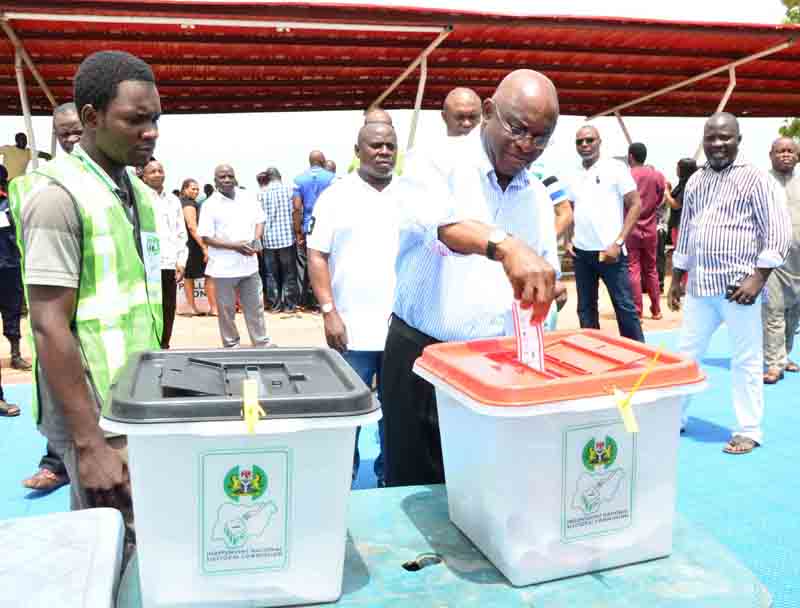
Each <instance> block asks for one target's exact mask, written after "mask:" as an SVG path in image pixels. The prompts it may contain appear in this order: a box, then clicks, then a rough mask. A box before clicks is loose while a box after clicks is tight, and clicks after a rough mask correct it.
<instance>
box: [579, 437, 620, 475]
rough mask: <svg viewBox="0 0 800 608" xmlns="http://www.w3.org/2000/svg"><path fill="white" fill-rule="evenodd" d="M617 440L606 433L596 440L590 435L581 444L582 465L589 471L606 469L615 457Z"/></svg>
mask: <svg viewBox="0 0 800 608" xmlns="http://www.w3.org/2000/svg"><path fill="white" fill-rule="evenodd" d="M617 452H618V448H617V442H616V441H614V439H613V437H610V436H608V435H606V438H605V439H600V440H596V439H595V438H594V437H592V438H591V439H590V440H589V441H588V442H587V443H586V445H585V446H583V453H582V458H583V466H585V467H586V470H587V471H589V472H590V473H594V472H595V471H599V470H602V469H607V468H608V467H610V466H611V465H612V464H614V461H615V460H616V459H617Z"/></svg>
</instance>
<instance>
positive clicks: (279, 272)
mask: <svg viewBox="0 0 800 608" xmlns="http://www.w3.org/2000/svg"><path fill="white" fill-rule="evenodd" d="M296 256H297V254H296V253H295V246H294V245H289V246H288V247H282V248H280V249H264V250H263V251H262V252H261V255H260V256H259V267H258V270H259V273H260V274H261V281H262V283H263V284H264V303H265V304H266V305H267V306H269V307H270V308H284V309H289V310H291V309H294V308H296V307H297V305H298V303H299V302H298V300H299V299H300V296H299V294H300V286H299V285H298V284H297V258H296Z"/></svg>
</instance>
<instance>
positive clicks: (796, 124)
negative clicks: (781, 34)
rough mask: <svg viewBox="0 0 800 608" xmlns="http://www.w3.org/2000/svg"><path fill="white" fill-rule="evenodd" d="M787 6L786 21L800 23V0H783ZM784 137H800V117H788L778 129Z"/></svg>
mask: <svg viewBox="0 0 800 608" xmlns="http://www.w3.org/2000/svg"><path fill="white" fill-rule="evenodd" d="M781 2H783V6H785V7H786V18H785V19H784V21H786V23H798V24H800V0H781ZM778 131H779V132H780V134H781V135H782V136H783V137H794V138H795V139H800V118H792V119H787V120H786V122H785V123H783V126H782V127H781V128H780V129H778Z"/></svg>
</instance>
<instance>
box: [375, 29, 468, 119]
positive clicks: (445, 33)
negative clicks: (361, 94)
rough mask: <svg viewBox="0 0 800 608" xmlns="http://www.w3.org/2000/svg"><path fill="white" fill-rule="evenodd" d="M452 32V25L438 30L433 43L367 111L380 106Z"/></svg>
mask: <svg viewBox="0 0 800 608" xmlns="http://www.w3.org/2000/svg"><path fill="white" fill-rule="evenodd" d="M452 31H453V26H452V25H448V26H445V27H444V28H442V29H441V30H439V35H438V36H436V39H435V40H434V41H433V42H431V43H430V44H429V45H428V46H427V47H426V48H425V50H424V51H422V52H421V53H420V54H419V56H417V58H416V59H415V60H414V61H412V62H411V65H409V66H408V67H407V68H406V69H405V70H404V71H403V73H402V74H400V76H398V77H397V78H395V80H394V82H393V83H392V84H390V85H389V88H388V89H386V90H385V91H384V92H383V93H381V95H380V97H378V99H376V100H375V101H373V102H372V103H371V104H370V106H369V109H370V110H371V109H373V108H375V107H378V106H379V105H381V103H382V102H383V100H384V99H386V98H387V97H388V96H389V95H390V94H391V92H392V91H394V90H395V89H396V88H397V87H398V85H399V84H400V83H401V82H403V81H404V80H405V79H406V78H408V75H409V74H411V72H413V71H414V70H415V69H417V66H418V65H419V64H420V63H421V62H422V60H423V59H426V58H427V57H428V55H430V54H431V53H432V52H433V51H434V49H435V48H436V47H437V46H439V45H440V44H441V43H442V42H443V41H444V39H445V38H447V37H448V36H449V35H450V33H451V32H452Z"/></svg>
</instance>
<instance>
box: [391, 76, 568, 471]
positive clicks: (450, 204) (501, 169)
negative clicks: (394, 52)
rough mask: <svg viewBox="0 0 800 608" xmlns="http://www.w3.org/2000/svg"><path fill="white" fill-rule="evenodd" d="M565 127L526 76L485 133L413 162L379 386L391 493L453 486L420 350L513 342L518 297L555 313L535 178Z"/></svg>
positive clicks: (405, 185)
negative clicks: (418, 365) (537, 165)
mask: <svg viewBox="0 0 800 608" xmlns="http://www.w3.org/2000/svg"><path fill="white" fill-rule="evenodd" d="M557 119H558V96H557V94H556V90H555V87H554V86H553V83H552V82H551V81H550V80H549V79H548V78H547V77H545V76H544V75H542V74H539V73H538V72H534V71H532V70H517V71H515V72H512V73H511V74H509V75H508V76H506V77H505V78H504V79H503V81H502V82H501V83H500V85H499V86H498V87H497V90H496V91H495V94H494V95H493V96H492V97H491V98H488V99H485V100H484V102H483V122H482V123H481V126H480V129H475V130H474V131H473V132H472V133H470V134H469V135H466V136H463V137H456V138H448V139H447V140H444V141H442V142H441V144H440V145H439V146H438V147H437V146H432V147H424V148H417V149H415V150H414V151H413V153H411V154H410V155H409V159H408V164H407V166H406V170H405V171H404V173H403V178H402V179H401V180H398V184H397V186H398V188H399V191H398V197H399V199H398V200H399V201H400V205H401V219H400V235H399V250H398V258H397V264H396V270H397V283H396V288H395V292H394V305H393V308H392V319H391V322H390V325H389V331H388V335H387V338H386V346H385V348H384V357H383V368H382V371H383V374H382V377H381V394H382V396H383V399H382V405H383V419H384V431H385V434H384V438H385V445H384V448H385V450H386V452H385V454H386V461H385V473H386V484H387V485H388V486H404V485H419V484H429V483H442V482H443V481H444V466H443V462H442V449H441V443H440V437H439V421H438V416H437V410H436V397H435V394H434V389H433V387H432V386H431V385H430V384H429V383H428V382H426V381H425V380H423V379H421V378H420V377H419V376H416V375H415V374H414V372H413V371H412V368H413V366H414V362H415V361H416V359H417V358H418V357H419V356H420V355H421V354H422V350H423V349H424V348H425V347H426V346H428V345H429V344H434V343H436V342H441V341H463V340H471V339H476V338H489V337H494V336H500V335H503V334H504V333H507V330H508V329H510V328H511V327H512V324H511V304H512V301H513V300H514V299H515V298H517V299H519V300H520V301H521V302H522V303H523V306H526V307H527V306H529V305H532V306H533V308H534V313H535V316H536V318H538V319H543V318H544V317H545V315H546V314H547V310H548V309H549V308H550V304H551V302H552V300H553V297H554V295H555V274H556V273H555V270H554V268H555V267H556V266H557V265H558V256H557V252H556V238H555V229H554V219H553V206H552V205H551V204H549V201H548V200H547V199H548V195H547V191H546V189H545V187H544V186H543V185H542V184H541V182H539V180H536V179H532V178H530V177H529V175H528V167H529V166H530V164H531V163H532V162H533V161H535V160H536V159H537V158H538V157H539V155H540V154H541V153H542V151H543V150H544V148H545V147H546V146H547V143H548V141H549V140H550V136H551V135H552V133H553V131H554V130H555V127H556V121H557ZM512 234H513V236H511V235H512Z"/></svg>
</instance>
